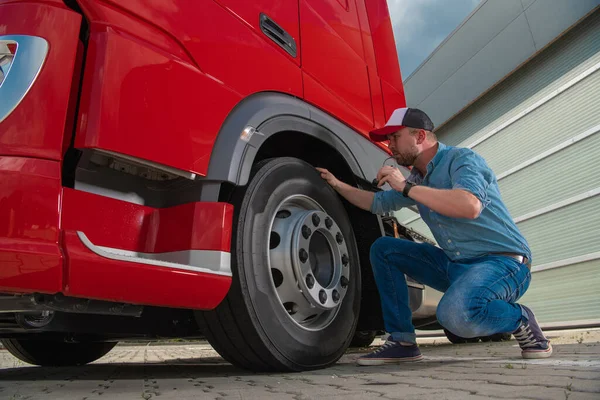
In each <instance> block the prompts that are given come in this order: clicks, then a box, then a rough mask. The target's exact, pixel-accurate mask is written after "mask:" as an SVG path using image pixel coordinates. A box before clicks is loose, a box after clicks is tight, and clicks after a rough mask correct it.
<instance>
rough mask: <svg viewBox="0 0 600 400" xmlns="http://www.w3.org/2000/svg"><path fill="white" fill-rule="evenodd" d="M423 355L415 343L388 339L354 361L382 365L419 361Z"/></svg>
mask: <svg viewBox="0 0 600 400" xmlns="http://www.w3.org/2000/svg"><path fill="white" fill-rule="evenodd" d="M422 359H423V356H422V355H421V351H420V350H419V346H417V345H416V344H414V345H412V346H403V345H402V344H400V342H395V341H393V340H388V341H387V342H385V344H384V345H383V346H381V347H380V348H378V349H377V350H375V351H374V352H372V353H369V354H367V355H365V356H362V357H360V358H359V359H358V360H357V361H356V362H357V363H358V365H383V364H394V363H401V362H407V361H419V360H422Z"/></svg>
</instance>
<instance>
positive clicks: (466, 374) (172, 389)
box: [0, 329, 600, 400]
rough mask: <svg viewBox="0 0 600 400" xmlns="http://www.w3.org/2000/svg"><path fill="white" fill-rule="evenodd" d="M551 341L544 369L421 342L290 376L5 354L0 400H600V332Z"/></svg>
mask: <svg viewBox="0 0 600 400" xmlns="http://www.w3.org/2000/svg"><path fill="white" fill-rule="evenodd" d="M548 336H550V338H551V339H552V343H553V347H554V355H553V357H552V358H549V359H545V360H523V359H522V358H521V356H520V351H519V348H518V346H517V344H516V342H515V341H514V340H512V341H509V342H503V343H476V344H461V345H452V344H450V343H449V342H448V341H447V340H446V339H445V338H423V339H419V342H420V344H421V349H422V352H423V354H424V356H425V359H424V360H423V361H421V362H418V363H411V364H404V365H386V366H375V367H363V366H358V365H356V363H355V360H356V358H357V357H359V356H360V355H361V354H362V353H364V352H366V351H368V350H369V349H352V350H350V351H348V352H347V354H345V355H344V356H343V357H342V358H341V359H340V361H339V362H338V363H337V364H335V365H334V366H333V367H330V368H327V369H323V370H318V371H311V372H302V373H288V374H254V373H250V372H247V371H244V370H240V369H237V368H234V367H233V366H231V365H230V364H228V363H226V362H225V361H224V360H223V359H222V358H220V357H219V356H218V354H217V353H216V352H214V351H213V350H212V348H211V347H210V346H209V345H207V344H205V343H201V342H190V343H184V344H179V345H164V344H157V343H150V344H146V345H140V344H136V345H132V344H123V345H119V346H117V347H115V348H114V349H113V350H112V351H111V352H110V353H109V354H107V355H106V356H104V357H103V358H101V359H100V360H98V361H96V362H94V363H92V364H90V365H87V366H83V367H77V368H40V367H33V366H30V365H28V364H25V363H23V362H21V361H18V360H17V359H16V358H14V357H12V356H11V355H10V354H9V353H8V352H7V351H6V350H0V399H2V400H4V399H6V400H9V399H10V400H25V399H27V400H29V399H61V400H62V399H64V400H71V399H73V400H74V399H77V400H92V399H103V398H104V399H116V400H125V399H146V400H148V399H155V400H163V399H164V400H169V399H178V400H188V399H215V400H216V399H220V400H234V399H257V400H258V399H260V400H263V399H277V400H279V399H283V400H285V399H290V400H309V399H319V400H321V399H331V400H333V399H339V400H342V399H343V400H355V399H356V400H359V399H360V400H362V399H436V400H438V399H439V400H442V399H460V400H463V399H464V400H476V399H543V400H546V399H560V400H599V399H600V329H596V330H593V329H589V330H585V329H584V330H574V331H563V332H549V333H548ZM381 343H382V342H381V341H376V343H375V344H381Z"/></svg>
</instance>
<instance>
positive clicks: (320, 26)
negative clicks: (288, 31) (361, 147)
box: [300, 0, 373, 133]
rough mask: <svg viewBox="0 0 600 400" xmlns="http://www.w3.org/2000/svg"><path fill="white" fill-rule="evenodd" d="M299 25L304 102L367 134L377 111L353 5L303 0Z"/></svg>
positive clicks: (336, 1) (346, 1)
mask: <svg viewBox="0 0 600 400" xmlns="http://www.w3.org/2000/svg"><path fill="white" fill-rule="evenodd" d="M300 21H301V36H302V71H303V73H304V78H305V87H304V89H305V99H306V101H308V102H310V103H313V104H315V105H317V106H318V107H320V108H322V109H325V110H327V111H328V112H330V113H332V114H333V115H336V116H337V118H339V119H341V120H343V121H345V122H346V123H348V124H350V125H352V126H353V127H354V128H355V129H356V130H358V131H362V132H363V133H366V131H368V130H369V129H370V128H372V127H373V110H372V107H371V94H370V89H369V75H368V71H367V65H366V62H365V55H364V49H363V43H362V36H361V30H360V25H359V21H358V14H357V12H356V5H355V2H354V1H353V0H351V1H348V0H343V1H338V0H324V1H323V0H319V1H315V0H300ZM348 79H350V80H351V82H349V81H348ZM315 84H317V85H315ZM319 86H320V87H319Z"/></svg>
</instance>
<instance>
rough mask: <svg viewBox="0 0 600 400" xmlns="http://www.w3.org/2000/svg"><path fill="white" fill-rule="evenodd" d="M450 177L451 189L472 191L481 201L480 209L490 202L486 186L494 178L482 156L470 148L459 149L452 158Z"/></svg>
mask: <svg viewBox="0 0 600 400" xmlns="http://www.w3.org/2000/svg"><path fill="white" fill-rule="evenodd" d="M450 177H451V179H452V188H453V189H462V190H466V191H468V192H470V193H472V194H473V195H474V196H475V197H477V198H478V199H479V201H481V210H482V211H483V209H484V208H485V207H486V206H488V205H489V204H490V201H491V200H490V198H489V196H488V187H489V186H490V185H491V184H492V183H493V182H494V181H495V180H496V178H495V176H494V173H493V171H492V170H491V168H490V167H489V166H488V165H487V163H486V162H485V160H484V159H483V157H481V156H480V155H479V154H477V153H475V152H474V151H472V150H470V149H461V150H460V152H459V153H458V154H457V156H456V158H454V160H452V164H451V167H450Z"/></svg>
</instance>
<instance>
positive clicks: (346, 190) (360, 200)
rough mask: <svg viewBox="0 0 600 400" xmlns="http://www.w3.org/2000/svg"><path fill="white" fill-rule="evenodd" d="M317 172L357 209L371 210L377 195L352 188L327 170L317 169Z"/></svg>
mask: <svg viewBox="0 0 600 400" xmlns="http://www.w3.org/2000/svg"><path fill="white" fill-rule="evenodd" d="M316 170H317V171H319V172H320V173H321V178H323V179H324V180H326V181H327V183H328V184H329V185H330V186H331V187H332V188H333V189H334V190H335V191H336V192H338V193H339V194H340V195H342V196H343V197H344V198H345V199H346V200H348V201H349V202H350V203H352V204H354V205H355V206H356V207H359V208H362V209H363V210H366V211H370V210H371V205H372V204H373V198H374V197H375V193H373V192H369V191H367V190H362V189H359V188H356V187H354V186H350V185H348V184H347V183H344V182H342V181H340V180H338V179H337V178H336V177H335V176H334V175H333V174H332V173H331V172H329V171H328V170H326V169H325V168H316Z"/></svg>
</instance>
